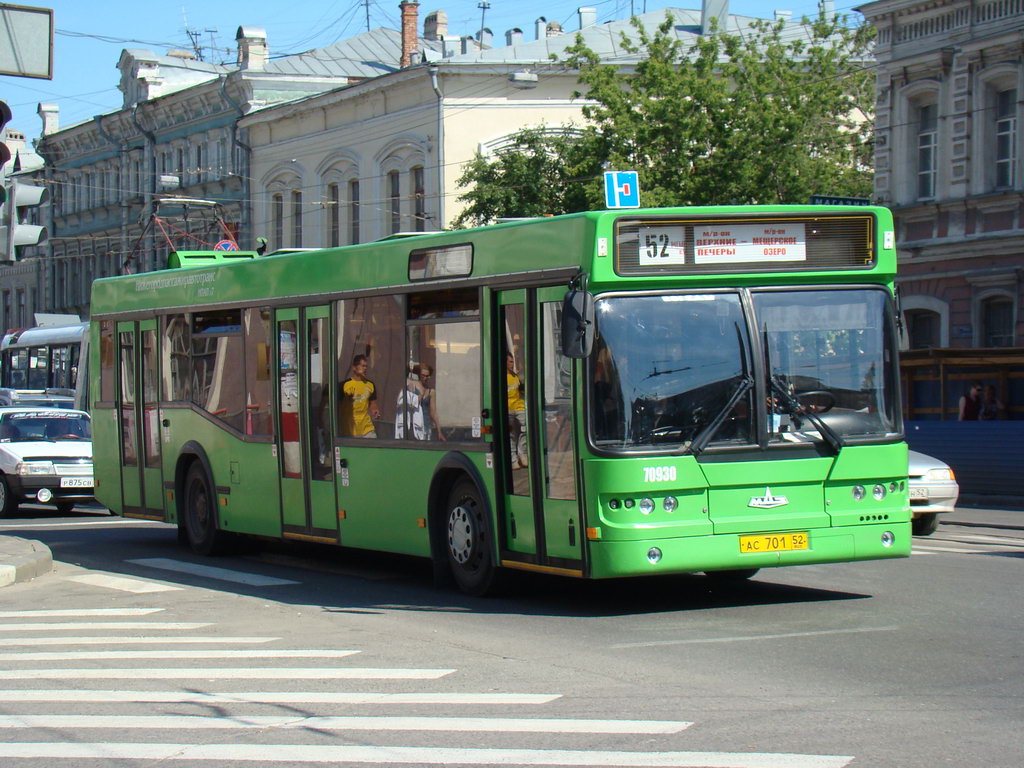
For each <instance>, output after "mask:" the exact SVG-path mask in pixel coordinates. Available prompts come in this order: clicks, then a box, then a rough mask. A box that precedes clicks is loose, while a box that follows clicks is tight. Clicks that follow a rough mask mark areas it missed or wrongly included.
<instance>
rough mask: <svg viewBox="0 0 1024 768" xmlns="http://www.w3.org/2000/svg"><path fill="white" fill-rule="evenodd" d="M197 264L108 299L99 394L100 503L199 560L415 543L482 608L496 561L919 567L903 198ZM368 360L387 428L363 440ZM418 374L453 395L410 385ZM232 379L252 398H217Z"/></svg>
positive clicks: (609, 218)
mask: <svg viewBox="0 0 1024 768" xmlns="http://www.w3.org/2000/svg"><path fill="white" fill-rule="evenodd" d="M722 222H724V224H721V226H719V224H720V223H722ZM762 226H764V227H765V229H764V230H763V231H765V232H768V231H771V232H775V233H777V238H776V239H769V240H764V241H760V240H757V239H756V238H755V240H756V241H757V243H758V245H757V246H756V248H755V250H758V252H759V253H761V254H764V255H765V256H764V258H765V259H766V261H757V260H756V259H755V261H754V262H749V261H745V260H744V259H745V258H746V257H743V256H739V257H737V256H735V255H734V254H735V253H737V251H736V249H735V247H734V246H732V245H730V242H731V240H730V238H731V237H732V238H734V235H735V231H743V232H748V231H754V230H751V227H762ZM772 227H774V228H772ZM758 231H761V230H758ZM794 232H799V233H801V234H799V235H797V236H796V237H795V238H794V237H793V233H794ZM822 232H826V234H824V235H823V234H821V233H822ZM829 233H830V234H829ZM814 238H826V239H825V240H821V243H824V244H817V245H813V246H812V244H811V242H812V240H814ZM803 239H806V242H807V244H806V246H805V245H804V243H803ZM794 240H796V241H798V244H797V245H796V246H792V247H793V248H794V249H797V250H798V251H799V254H800V255H799V256H795V257H793V258H792V259H791V260H789V261H787V259H788V258H789V257H787V256H785V255H784V254H785V252H786V244H790V243H793V242H794ZM766 242H767V243H769V245H768V246H765V245H763V243H766ZM775 242H778V243H781V244H782V245H781V246H780V248H775V247H772V245H771V244H772V243H775ZM815 242H816V243H817V242H818V241H815ZM702 249H703V250H702ZM739 252H743V253H745V251H742V248H741V249H740V251H739ZM793 252H796V251H795V250H794V251H791V253H793ZM695 254H707V255H708V256H707V258H706V259H705V260H704V261H701V259H700V258H698V256H697V255H695ZM778 254H783V255H778ZM246 255H248V254H246ZM659 259H663V260H664V264H662V262H660V261H658V260H659ZM179 263H181V264H182V265H183V266H182V267H181V268H178V269H168V270H165V271H160V272H151V273H145V274H140V275H132V276H126V277H118V278H107V279H102V280H97V281H96V282H95V283H94V286H93V294H92V319H91V329H90V345H89V355H90V360H89V365H88V370H89V376H90V388H89V391H90V393H91V397H92V403H91V407H92V414H93V430H94V438H93V442H94V457H95V458H94V461H95V474H96V496H97V498H98V499H99V500H100V501H101V502H102V503H103V504H105V505H106V506H107V507H109V508H110V509H111V510H113V511H115V512H117V513H120V514H123V515H126V516H134V517H142V518H147V519H157V520H163V521H166V522H168V523H174V524H178V525H179V526H180V527H181V529H182V532H183V534H184V535H185V536H186V537H187V538H188V539H189V541H190V542H191V544H192V546H193V548H195V549H196V550H197V551H201V552H212V551H214V550H215V549H217V547H218V546H219V544H220V541H221V539H222V536H223V534H224V533H240V534H248V535H255V536H263V537H271V538H285V539H294V540H309V541H319V542H328V543H335V544H339V545H341V546H345V547H354V548H366V549H372V550H382V551H390V552H398V553H406V554H413V555H421V556H426V557H432V558H433V559H434V562H435V564H436V570H437V572H438V574H446V573H448V570H449V569H450V570H451V572H452V573H453V574H454V576H455V580H456V582H457V583H458V584H459V586H460V587H462V588H463V589H465V590H466V591H469V592H476V593H482V592H485V591H486V590H487V589H488V588H489V587H490V585H491V583H492V579H493V576H494V571H495V570H500V568H501V567H507V568H513V569H524V570H535V571H541V572H548V573H557V574H565V575H571V576H578V577H586V578H612V577H623V576H640V575H656V574H669V573H689V572H702V571H704V572H722V573H724V574H730V575H746V574H749V573H751V572H753V570H756V569H758V568H764V567H771V566H781V565H801V564H811V563H827V562H845V561H853V560H867V559H877V558H888V557H901V556H907V555H909V553H910V540H911V539H910V518H911V513H910V507H909V502H908V491H907V485H906V479H907V448H906V444H905V443H904V441H903V438H902V422H901V416H900V413H899V396H898V378H897V374H896V373H895V366H896V359H895V356H896V347H895V342H894V338H895V331H894V328H895V319H894V314H895V313H894V309H893V302H892V300H891V299H892V290H893V281H894V277H895V267H896V253H895V246H894V243H893V225H892V219H891V215H890V213H889V211H888V210H886V209H884V208H879V207H845V206H844V207H838V206H774V207H760V206H743V207H739V206H737V207H714V208H675V209H639V210H629V211H601V212H589V213H581V214H573V215H569V216H560V217H552V218H546V219H535V220H528V221H519V222H511V223H505V224H499V225H495V226H492V227H485V228H480V229H476V230H466V231H451V232H444V233H436V234H424V235H422V236H414V237H403V238H396V239H390V240H385V241H379V242H374V243H368V244H363V245H356V246H348V247H342V248H335V249H325V250H320V251H309V252H296V253H287V254H282V255H278V256H267V257H262V258H255V259H251V258H247V259H238V260H237V261H236V262H235V263H227V262H223V263H222V265H218V266H208V265H206V263H205V262H204V260H203V259H202V258H199V259H198V260H197V263H199V264H202V266H195V267H188V265H187V263H186V262H184V261H181V262H179ZM215 263H217V262H215ZM580 275H584V276H586V278H587V282H586V290H587V291H588V292H589V294H590V295H591V296H592V297H594V300H595V301H596V307H597V309H596V337H597V341H596V346H595V348H594V350H593V351H591V353H590V354H589V355H587V356H586V357H584V358H577V359H570V358H568V357H565V356H563V355H562V349H561V347H560V346H559V345H557V344H555V343H554V342H553V339H554V338H555V337H556V335H557V333H558V332H559V331H560V330H561V329H560V326H561V323H562V322H563V321H564V319H565V317H566V315H565V313H564V312H563V306H562V298H563V297H564V296H565V294H566V292H567V286H569V284H570V282H573V285H574V286H579V285H580V281H579V276H580ZM218 313H220V314H218ZM233 313H235V314H233ZM385 316H386V317H390V318H392V319H391V320H388V321H387V322H388V323H390V325H384V324H383V321H382V320H381V318H382V317H385ZM235 317H239V318H241V326H239V327H236V325H235V321H234V320H232V319H231V318H235ZM647 317H650V318H655V319H657V318H670V322H669V323H668V327H667V328H665V327H657V324H656V323H648V322H646V320H645V318H647ZM218 318H221V319H223V318H228V319H227V320H223V322H221V320H219V319H218ZM395 318H398V319H395ZM672 318H678V321H677V320H675V319H672ZM814 318H818V319H814ZM257 321H259V322H262V323H265V325H257ZM375 323H376V324H377V325H375ZM631 323H632V324H633V325H630V324H631ZM815 323H817V325H815ZM844 323H846V324H848V325H849V326H850V327H846V326H844ZM247 324H248V325H247ZM662 325H663V326H664V323H662ZM179 328H181V329H184V330H179ZM254 328H258V329H259V330H253V329H254ZM375 328H379V329H383V328H387V329H390V330H388V331H387V332H385V331H383V330H381V331H379V332H378V331H375ZM681 329H682V330H681ZM666 332H667V333H668V335H667V336H665V338H666V339H667V341H666V342H664V343H662V342H660V341H658V339H659V338H660V337H659V334H663V333H666ZM176 334H178V335H176ZM261 334H262V335H261ZM687 334H692V335H687ZM206 337H209V338H208V339H206ZM204 339H206V340H205V341H204ZM702 342H704V343H702ZM188 344H191V346H190V347H189V346H188ZM403 345H404V347H403ZM733 346H735V349H736V350H738V351H737V352H736V354H733V353H732V352H730V351H729V349H732V347H733ZM663 347H664V348H665V349H666V350H668V351H666V353H665V354H664V355H662V354H661V353H660V352H659V351H658V350H660V349H662V348H663ZM726 348H729V349H726ZM227 349H231V350H235V351H233V352H231V353H230V354H229V353H226V352H224V350H227ZM353 352H356V353H358V352H363V353H365V354H367V356H368V364H369V370H370V373H369V375H368V378H369V379H370V380H371V381H374V387H375V396H379V397H378V399H377V400H376V402H377V404H378V406H379V407H380V408H381V409H382V414H381V417H380V418H379V419H377V420H376V421H375V422H374V425H375V426H376V428H377V436H376V439H366V438H359V437H354V436H351V435H346V434H343V432H345V431H346V430H347V429H350V427H347V426H343V424H348V423H349V422H348V421H346V419H347V418H348V417H347V416H346V414H345V412H344V410H345V408H348V407H350V406H349V405H348V400H347V399H346V398H353V402H354V401H355V400H356V399H358V398H354V397H353V396H352V395H351V394H349V393H348V391H347V390H346V389H345V382H346V381H349V380H358V377H357V376H353V375H351V374H350V372H349V368H350V364H354V363H355V359H354V357H355V356H354V355H353ZM231 355H235V356H231ZM509 357H511V360H510V359H509ZM424 359H426V360H429V361H431V362H430V365H429V366H428V367H432V368H434V369H435V370H434V371H433V373H432V374H431V375H433V374H437V377H438V378H439V381H438V383H437V384H436V389H433V390H431V389H429V388H428V385H427V384H425V383H424V382H427V381H431V382H432V379H428V378H427V371H426V370H425V369H424V368H422V367H418V368H417V367H415V365H414V366H413V368H412V369H410V371H407V370H406V368H407V366H408V365H412V364H416V363H417V362H422V361H423V360H424ZM693 360H699V364H697V363H693V364H692V365H691V361H693ZM815 361H817V362H815ZM816 365H817V366H818V368H816V369H815V366H816ZM210 366H213V367H212V368H211V367H210ZM446 366H447V368H446ZM786 366H790V367H789V368H787V367H786ZM241 368H244V369H245V370H244V372H242V371H241V370H240V369H241ZM697 369H699V370H697ZM812 369H813V370H812ZM776 371H778V373H776ZM417 372H418V373H417ZM609 372H610V373H609ZM407 373H410V375H409V376H408V379H409V381H407V382H404V383H403V384H399V383H398V382H399V379H403V378H405V375H406V374H407ZM184 378H188V379H189V381H187V382H186V381H183V379H184ZM240 379H244V382H243V383H242V384H241V385H239V384H238V380H240ZM416 381H419V382H420V384H419V385H416V384H415V382H416ZM517 381H518V382H519V383H521V384H522V392H523V394H522V395H521V397H522V400H523V405H524V408H523V410H522V412H521V414H522V415H518V414H519V413H520V412H519V411H517V410H516V409H515V407H514V406H513V405H512V402H513V400H507V399H506V398H507V397H512V398H514V393H512V392H511V391H510V390H512V389H513V382H517ZM409 382H413V383H412V384H410V383H409ZM609 382H610V383H609ZM823 382H824V383H823ZM238 386H241V387H242V389H243V390H244V391H243V394H244V397H243V398H242V399H243V401H244V402H243V403H242V405H241V406H238V407H236V406H228V407H226V408H217V407H214V406H216V405H218V404H220V402H221V400H224V401H225V402H227V401H228V400H229V399H230V398H227V397H224V396H223V395H222V393H221V392H220V389H221V388H223V389H224V390H229V389H232V388H235V389H237V387H238ZM402 386H404V387H406V388H407V389H404V390H403V389H401V387H402ZM409 387H419V388H418V389H409ZM801 390H804V391H801ZM808 390H810V391H808ZM199 392H201V393H202V394H201V396H200V395H199V394H197V393H199ZM268 392H269V393H270V394H267V393H268ZM395 392H405V394H404V395H402V394H400V395H399V399H398V401H397V402H396V400H395V397H394V393H395ZM431 392H432V395H430V394H429V393H431ZM183 393H184V394H183ZM254 393H255V394H254ZM417 393H418V394H417ZM428 395H429V397H428ZM606 396H607V397H606ZM402 397H405V398H407V399H405V400H402ZM430 397H432V398H433V399H434V402H435V404H436V405H438V406H439V408H441V412H442V413H443V414H445V415H446V418H447V419H448V422H449V423H444V422H445V419H444V418H442V420H441V421H442V424H441V425H440V426H439V427H435V428H434V429H433V431H432V430H431V426H430V424H429V423H421V422H418V421H416V419H417V417H416V416H415V415H414V414H413V411H412V410H411V409H410V408H409V407H408V406H409V404H410V402H411V401H412V400H413V399H419V400H421V401H422V408H421V409H420V410H419V411H418V413H419V414H420V416H421V418H422V422H429V420H430V417H429V415H427V412H426V410H425V408H426V401H427V399H429V398H430ZM268 398H269V399H268ZM798 398H805V399H809V400H810V401H815V402H812V403H810V404H808V403H807V402H803V401H799V400H798ZM197 400H199V402H197ZM236 400H237V398H236ZM257 400H260V401H261V402H262V401H265V402H264V404H263V405H260V403H258V402H255V401H257ZM211 403H212V404H213V405H210V404H211ZM815 403H816V404H815ZM351 407H354V406H351ZM808 412H810V413H808ZM389 414H390V415H389ZM410 414H413V415H410ZM816 414H817V415H816ZM352 418H353V419H355V416H353V417H352ZM516 418H519V420H520V421H519V424H518V425H517V424H516ZM823 421H824V422H825V424H824V425H823V424H822V423H821V422H823ZM257 422H258V423H257ZM399 422H402V424H404V427H400V426H399ZM382 425H383V426H382ZM392 430H393V433H392ZM382 432H384V434H382ZM438 432H440V434H441V435H442V436H444V438H445V439H443V440H442V439H439V437H438ZM424 435H426V436H428V437H429V438H432V439H425V440H424V439H417V438H421V437H423V436H424ZM517 440H518V441H519V442H518V443H517V442H516V441H517ZM518 455H521V458H518Z"/></svg>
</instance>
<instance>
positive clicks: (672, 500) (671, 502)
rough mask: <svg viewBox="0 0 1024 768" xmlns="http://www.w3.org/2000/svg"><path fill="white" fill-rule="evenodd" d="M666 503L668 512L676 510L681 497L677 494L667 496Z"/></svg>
mask: <svg viewBox="0 0 1024 768" xmlns="http://www.w3.org/2000/svg"><path fill="white" fill-rule="evenodd" d="M664 503H665V511H666V512H675V511H676V509H677V508H678V507H679V499H677V498H676V497H675V496H666V497H665V502H664Z"/></svg>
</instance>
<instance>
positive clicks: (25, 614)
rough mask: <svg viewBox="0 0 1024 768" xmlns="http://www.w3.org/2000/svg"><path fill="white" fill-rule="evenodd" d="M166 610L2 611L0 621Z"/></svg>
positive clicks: (76, 609) (144, 614) (127, 614)
mask: <svg viewBox="0 0 1024 768" xmlns="http://www.w3.org/2000/svg"><path fill="white" fill-rule="evenodd" d="M163 610H165V609H164V608H50V609H44V610H39V611H0V619H22V618H25V619H41V618H47V617H57V616H60V617H64V616H148V615H149V614H151V613H159V612H160V611H163Z"/></svg>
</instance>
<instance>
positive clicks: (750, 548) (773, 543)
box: [740, 532, 809, 554]
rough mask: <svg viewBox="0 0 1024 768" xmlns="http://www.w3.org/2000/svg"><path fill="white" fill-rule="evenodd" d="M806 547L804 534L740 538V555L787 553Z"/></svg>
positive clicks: (807, 544) (762, 535) (806, 539)
mask: <svg viewBox="0 0 1024 768" xmlns="http://www.w3.org/2000/svg"><path fill="white" fill-rule="evenodd" d="M808 546H809V542H808V537H807V533H806V532H800V533H769V534H758V535H756V536H740V553H741V554H753V553H758V552H789V551H791V550H794V549H807V548H808Z"/></svg>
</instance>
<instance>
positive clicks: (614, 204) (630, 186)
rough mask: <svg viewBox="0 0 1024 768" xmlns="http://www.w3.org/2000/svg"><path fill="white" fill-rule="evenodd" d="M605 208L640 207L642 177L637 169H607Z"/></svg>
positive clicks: (605, 177)
mask: <svg viewBox="0 0 1024 768" xmlns="http://www.w3.org/2000/svg"><path fill="white" fill-rule="evenodd" d="M604 206H605V208H639V207H640V179H639V177H638V175H637V172H636V171H605V174H604Z"/></svg>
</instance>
